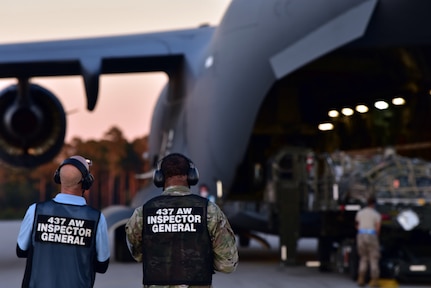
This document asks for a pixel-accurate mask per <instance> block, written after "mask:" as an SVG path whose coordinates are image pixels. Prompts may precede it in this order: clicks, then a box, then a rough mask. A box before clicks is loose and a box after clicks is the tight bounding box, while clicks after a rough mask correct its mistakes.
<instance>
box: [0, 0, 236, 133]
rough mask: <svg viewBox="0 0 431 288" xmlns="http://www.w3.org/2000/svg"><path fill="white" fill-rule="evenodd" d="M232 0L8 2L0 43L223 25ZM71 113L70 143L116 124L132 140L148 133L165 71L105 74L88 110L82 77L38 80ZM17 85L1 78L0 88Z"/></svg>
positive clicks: (1, 12) (1, 19)
mask: <svg viewBox="0 0 431 288" xmlns="http://www.w3.org/2000/svg"><path fill="white" fill-rule="evenodd" d="M230 2H231V0H122V1H118V0H116V1H113V0H104V1H101V0H91V1H87V0H74V1H58V0H57V1H54V0H38V1H31V0H13V1H12V0H7V1H6V2H5V3H2V9H1V10H0V27H2V29H0V43H13V42H28V41H38V40H57V39H69V38H81V37H92V36H105V35H122V34H135V33H147V32H154V31H164V30H173V29H182V28H193V27H198V26H199V25H201V24H203V23H206V24H210V25H217V24H218V23H219V21H220V20H221V18H222V16H223V14H224V12H225V11H226V8H227V6H228V5H229V4H230ZM32 81H33V82H34V83H37V84H40V85H42V86H44V87H45V88H47V89H48V90H50V91H51V92H53V93H54V94H55V95H56V96H57V97H58V98H59V100H60V101H61V103H62V104H63V107H64V109H65V111H66V113H68V112H69V113H68V115H67V131H66V141H69V140H70V139H72V138H73V137H74V136H78V137H80V138H82V139H84V140H89V139H100V138H101V137H102V136H103V134H104V133H105V132H107V131H108V130H109V128H111V127H112V126H114V125H115V126H117V127H119V128H120V129H121V130H122V131H123V133H124V136H125V137H126V138H127V139H128V140H132V139H134V138H137V137H141V136H144V135H147V134H148V133H149V129H150V120H151V116H152V110H153V107H154V105H155V101H156V99H157V96H158V94H159V92H160V91H161V89H162V86H163V85H164V83H166V81H167V78H166V76H165V75H164V73H137V74H122V75H109V76H108V75H106V76H103V75H102V76H101V81H100V90H99V100H98V103H97V105H96V108H95V110H94V111H93V112H89V111H87V109H86V103H85V100H86V99H85V94H84V86H83V81H82V78H81V77H79V76H73V77H55V78H35V79H32ZM13 83H16V82H15V80H10V79H9V80H0V89H2V88H4V87H6V86H8V85H10V84H13Z"/></svg>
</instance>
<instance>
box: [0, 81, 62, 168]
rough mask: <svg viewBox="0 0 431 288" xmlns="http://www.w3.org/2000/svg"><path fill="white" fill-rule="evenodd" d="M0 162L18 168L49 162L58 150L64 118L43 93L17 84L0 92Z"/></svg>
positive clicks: (36, 87) (56, 102) (52, 97)
mask: <svg viewBox="0 0 431 288" xmlns="http://www.w3.org/2000/svg"><path fill="white" fill-rule="evenodd" d="M0 115H1V116H0V117H1V118H0V159H1V160H2V161H4V162H5V163H7V164H9V165H11V166H15V167H21V168H34V167H36V166H38V165H41V164H43V163H46V162H49V161H50V160H51V159H53V158H54V157H55V156H56V155H57V154H58V153H59V152H60V150H61V148H62V147H63V143H64V137H65V133H66V115H65V112H64V109H63V106H62V105H61V103H60V101H59V100H58V99H57V97H56V96H55V95H54V94H52V93H51V92H50V91H48V90H47V89H45V88H43V87H41V86H39V85H36V84H31V83H29V82H28V81H22V82H21V81H20V82H19V84H17V85H11V86H9V87H7V88H5V89H4V90H3V91H1V92H0Z"/></svg>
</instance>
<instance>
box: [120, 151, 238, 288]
mask: <svg viewBox="0 0 431 288" xmlns="http://www.w3.org/2000/svg"><path fill="white" fill-rule="evenodd" d="M198 178H199V173H198V171H197V169H196V168H195V167H194V164H193V162H192V161H191V160H190V159H188V158H187V157H185V156H184V155H182V154H178V153H174V154H170V155H168V156H166V157H165V158H163V159H162V160H161V161H160V162H159V164H158V167H157V170H156V171H155V173H154V177H153V181H154V184H155V185H156V186H157V187H163V190H164V191H163V193H162V195H160V196H157V197H154V198H153V199H150V200H149V201H148V202H147V203H145V204H144V205H143V206H141V207H138V208H136V209H135V211H134V213H133V215H132V216H131V217H130V219H129V220H128V222H127V224H126V235H127V238H126V239H127V243H128V246H129V250H130V253H131V254H132V256H133V258H134V259H135V260H136V261H137V262H142V263H143V284H144V287H146V288H150V287H151V288H153V287H172V288H173V287H175V288H186V287H190V288H192V287H195V288H196V287H202V288H203V287H212V274H214V271H219V272H224V273H231V272H233V271H235V269H236V266H237V264H238V251H237V246H236V242H235V235H234V233H233V231H232V229H231V226H230V224H229V222H228V220H227V218H226V216H225V215H224V213H223V212H222V211H221V210H220V208H219V207H218V206H217V205H216V204H215V203H213V202H211V201H208V199H206V198H203V197H201V196H198V195H195V194H192V193H191V191H190V186H191V185H196V184H197V182H198Z"/></svg>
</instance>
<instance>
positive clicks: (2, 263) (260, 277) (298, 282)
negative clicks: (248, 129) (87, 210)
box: [0, 221, 431, 288]
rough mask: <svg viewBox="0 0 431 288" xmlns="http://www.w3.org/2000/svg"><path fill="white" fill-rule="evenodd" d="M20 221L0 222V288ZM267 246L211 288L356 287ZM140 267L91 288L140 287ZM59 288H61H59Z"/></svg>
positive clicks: (306, 243) (251, 251) (243, 256)
mask: <svg viewBox="0 0 431 288" xmlns="http://www.w3.org/2000/svg"><path fill="white" fill-rule="evenodd" d="M20 223H21V222H20V221H0V287H1V288H13V287H21V280H22V276H23V273H24V268H25V259H18V258H17V257H16V255H15V247H16V237H17V235H18V230H19V225H20ZM264 237H267V238H266V240H267V241H268V242H269V243H270V244H271V247H272V248H271V249H266V248H264V247H262V246H261V245H260V244H259V243H257V242H253V241H252V243H251V245H250V247H248V248H240V249H239V254H240V263H239V265H238V268H237V270H236V271H235V272H234V273H232V274H223V273H216V274H215V275H214V278H213V286H214V287H215V288H217V287H223V288H229V287H235V288H241V287H244V288H245V287H247V288H255V287H256V288H257V287H259V288H262V287H274V288H276V287H283V288H284V287H292V288H324V287H325V288H327V287H330V288H349V287H358V286H357V285H356V283H355V282H354V281H352V280H351V279H350V278H349V277H347V276H346V275H340V274H336V273H320V272H319V271H318V269H317V268H307V267H305V266H304V265H298V266H284V265H281V264H280V261H279V259H278V252H277V251H278V238H277V237H274V236H264ZM315 244H316V243H315V241H314V242H313V240H312V239H305V240H301V241H300V243H299V244H298V246H299V248H300V252H301V253H304V255H308V256H306V257H309V258H310V259H312V258H313V255H312V253H311V252H312V251H313V249H314V246H315ZM141 282H142V266H141V264H139V263H119V262H115V261H112V262H111V264H110V266H109V269H108V271H107V272H106V273H105V274H97V276H96V282H95V286H94V287H95V288H128V287H142V285H141ZM389 287H398V288H419V287H420V288H424V287H431V283H428V284H426V285H415V284H399V285H397V286H387V288H389ZM59 288H61V287H59Z"/></svg>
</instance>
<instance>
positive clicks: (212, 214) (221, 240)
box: [207, 202, 238, 273]
mask: <svg viewBox="0 0 431 288" xmlns="http://www.w3.org/2000/svg"><path fill="white" fill-rule="evenodd" d="M207 221H208V230H209V233H210V236H211V240H212V244H213V251H214V270H216V271H219V272H224V273H231V272H234V271H235V269H236V267H237V265H238V248H237V245H236V238H235V234H234V233H233V230H232V228H231V226H230V224H229V221H228V219H227V217H226V215H225V214H224V213H223V212H222V211H221V209H220V208H219V207H218V206H217V205H216V204H214V203H213V202H208V215H207Z"/></svg>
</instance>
